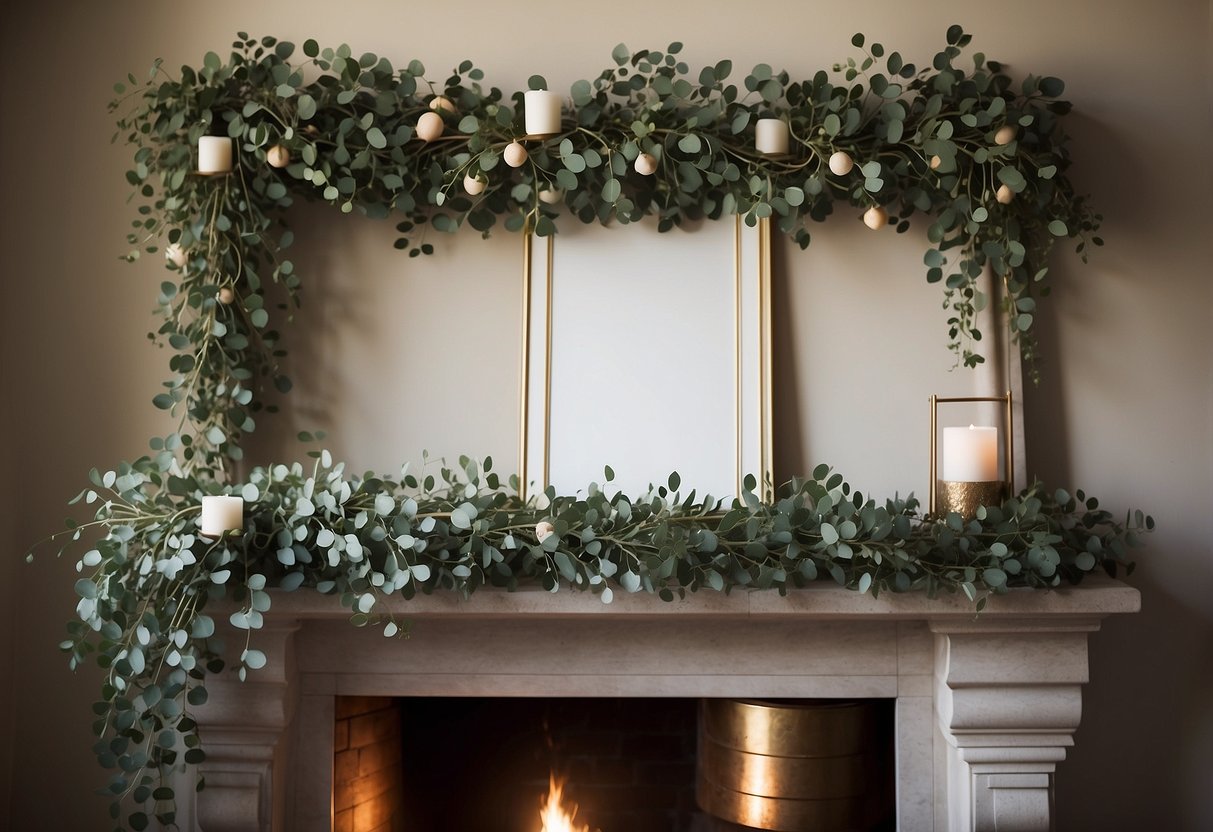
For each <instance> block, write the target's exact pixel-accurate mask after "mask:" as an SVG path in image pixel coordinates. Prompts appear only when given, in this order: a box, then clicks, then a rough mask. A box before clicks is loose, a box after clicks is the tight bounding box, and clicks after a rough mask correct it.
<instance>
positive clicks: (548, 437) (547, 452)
mask: <svg viewBox="0 0 1213 832" xmlns="http://www.w3.org/2000/svg"><path fill="white" fill-rule="evenodd" d="M547 244H548V262H547V267H548V275H547V287H548V289H547V296H548V297H547V300H548V303H547V330H546V333H547V334H546V337H547V345H546V350H547V358H546V360H545V361H544V365H543V483H542V484H541V486H540V487H541V488H543V489H545V490H546V489H547V487H548V486H549V485H550V484H551V482H552V314H553V313H552V308H553V307H554V306H555V303H554V302H553V301H554V300H555V297H554V294H553V279H552V271H553V268H552V267H553V260H554V257H555V254H554V252H555V250H556V240H555V238H553V237H551V236H549V237H548V238H547Z"/></svg>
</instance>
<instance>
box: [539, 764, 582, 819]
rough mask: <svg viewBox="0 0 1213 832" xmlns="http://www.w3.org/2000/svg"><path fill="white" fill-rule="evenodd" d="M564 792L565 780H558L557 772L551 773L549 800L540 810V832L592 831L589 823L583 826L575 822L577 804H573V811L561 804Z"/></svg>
mask: <svg viewBox="0 0 1213 832" xmlns="http://www.w3.org/2000/svg"><path fill="white" fill-rule="evenodd" d="M563 793H564V781H563V780H557V779H556V775H555V774H549V775H548V797H547V802H546V803H544V804H543V807H542V808H540V810H539V819H540V820H541V821H543V826H541V827H540V828H539V832H590V826H589V824H588V823H587V824H582V825H581V826H575V825H574V824H573V819H574V818H576V817H577V804H575V803H574V804H573V809H572V811H565V808H564V807H563V806H562V805H561V797H562V795H563Z"/></svg>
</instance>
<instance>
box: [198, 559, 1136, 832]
mask: <svg viewBox="0 0 1213 832" xmlns="http://www.w3.org/2000/svg"><path fill="white" fill-rule="evenodd" d="M390 603H391V608H392V609H393V610H394V611H395V612H396V613H397V614H398V615H399V616H400V617H402V618H407V619H408V620H409V621H410V622H411V624H412V637H411V638H410V639H408V640H405V641H398V640H395V639H385V638H383V637H382V636H381V635H380V634H379V633H378V631H375V630H365V629H358V628H355V627H352V626H350V625H349V624H348V623H347V622H346V621H345V619H346V618H347V617H348V615H349V613H348V611H347V610H345V609H343V608H342V607H341V606H340V605H339V604H338V603H337V600H336V599H335V598H332V597H326V596H321V595H318V594H316V593H312V592H306V591H303V592H295V593H279V594H275V595H274V598H273V608H272V610H271V611H270V613H268V614H267V616H266V626H265V629H263V630H261V631H259V632H256V633H254V634H253V636H254V640H255V642H256V646H257V647H258V648H259V649H261V650H263V651H264V652H265V653H266V655H267V656H268V658H269V665H268V666H267V667H266V668H265V669H264V670H262V671H259V672H258V673H257V674H255V675H254V676H253V677H251V678H250V680H249V681H248V682H245V683H241V682H239V681H237V680H235V679H234V678H231V677H227V678H223V679H216V680H215V681H213V682H210V683H208V688H209V690H210V694H211V695H210V700H209V701H208V703H207V704H206V705H205V706H203V707H202V708H200V709H198V714H197V719H198V722H199V726H200V730H201V733H202V738H203V741H204V744H205V747H206V749H207V754H208V756H207V760H206V762H205V763H204V764H203V766H202V769H203V774H204V775H205V777H206V781H207V787H206V789H205V790H204V791H203V792H202V793H200V794H199V795H198V797H197V800H196V803H195V805H193V806H183V807H182V808H183V810H184V811H185V812H186V814H187V815H192V817H191V818H189V819H188V821H187V822H186V824H185V826H184V828H186V829H194V830H202V832H219V830H259V831H262V830H265V831H268V830H301V831H302V832H319V831H320V830H328V829H330V828H331V823H332V798H331V795H332V779H333V773H332V759H333V736H332V725H333V717H334V705H335V698H336V697H337V696H344V695H360V696H389V695H390V696H538V697H542V696H574V697H575V696H652V697H661V696H686V697H699V696H730V697H780V698H789V697H791V698H814V697H843V698H854V697H876V698H893V699H896V715H897V718H896V732H897V736H896V762H897V804H898V805H897V815H898V829H900V830H902V832H917V831H918V830H941V831H942V830H948V832H963V831H965V830H978V831H979V832H985V831H986V830H999V832H1008V830H1048V829H1050V828H1051V823H1052V811H1053V773H1054V770H1055V768H1056V766H1057V764H1058V763H1059V762H1061V761H1062V760H1063V759H1064V758H1065V754H1066V748H1068V747H1070V746H1071V745H1073V734H1074V731H1075V729H1076V728H1077V727H1078V723H1079V719H1080V716H1081V710H1082V708H1081V691H1082V685H1083V684H1084V683H1086V682H1087V678H1088V676H1087V634H1088V633H1091V632H1094V631H1096V630H1098V629H1099V624H1100V621H1101V619H1103V618H1104V617H1105V616H1108V615H1113V614H1121V613H1131V612H1136V611H1137V610H1138V609H1139V608H1140V596H1139V594H1138V592H1137V590H1136V589H1133V588H1132V587H1129V586H1126V585H1124V584H1122V583H1118V582H1116V581H1111V580H1107V579H1089V580H1088V581H1086V582H1084V583H1083V584H1082V585H1081V586H1078V587H1072V588H1064V589H1058V590H1052V591H1043V590H1012V591H1011V592H1009V593H1007V594H1006V595H1002V596H998V597H994V598H991V599H990V602H989V605H988V606H987V607H986V609H985V610H984V611H983V612H982V613H981V614H980V615H974V613H973V606H972V604H971V603H970V602H969V601H968V600H967V599H966V598H964V597H963V596H943V597H938V598H927V597H926V596H925V595H924V594H922V593H907V594H886V595H882V596H881V597H880V598H878V599H873V598H872V597H871V596H870V595H860V594H858V593H856V592H853V591H849V590H844V589H841V588H838V587H834V586H827V585H824V584H823V585H821V586H814V587H812V588H809V589H803V590H796V591H792V592H789V593H788V594H787V595H786V596H784V597H781V596H779V594H778V593H776V592H771V591H751V592H745V591H738V592H734V593H732V594H731V595H727V596H726V595H721V594H717V593H701V594H697V595H691V596H689V597H687V598H686V599H684V600H681V601H675V602H672V603H665V602H662V601H659V600H658V599H656V598H654V597H652V596H650V595H624V594H623V593H617V594H616V596H615V600H614V602H613V603H611V604H609V605H605V604H602V603H601V602H600V601H599V600H598V599H597V598H595V597H592V596H589V595H587V594H584V593H577V592H569V591H561V592H559V593H554V594H553V593H548V592H545V591H543V590H542V589H532V590H524V591H519V592H513V593H507V592H503V591H496V590H492V589H482V590H480V591H479V592H477V593H476V594H475V595H474V596H473V597H472V598H470V599H461V598H459V597H458V596H457V595H455V594H453V593H440V594H436V595H432V596H423V597H418V598H415V599H413V600H411V601H404V600H402V599H398V598H396V599H390ZM228 641H229V643H231V644H235V643H239V644H241V645H242V644H243V641H244V639H243V637H242V634H241V635H237V634H236V633H234V632H233V633H230V634H229V639H228Z"/></svg>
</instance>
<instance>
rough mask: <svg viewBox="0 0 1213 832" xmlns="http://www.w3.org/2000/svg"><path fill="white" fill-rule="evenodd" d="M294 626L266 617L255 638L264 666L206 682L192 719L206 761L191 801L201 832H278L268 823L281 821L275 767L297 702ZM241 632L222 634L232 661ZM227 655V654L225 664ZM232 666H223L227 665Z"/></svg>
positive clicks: (280, 782)
mask: <svg viewBox="0 0 1213 832" xmlns="http://www.w3.org/2000/svg"><path fill="white" fill-rule="evenodd" d="M300 626H301V622H300V620H299V619H297V618H292V617H288V616H267V618H266V621H265V625H264V627H263V628H262V629H260V630H257V631H256V632H255V633H254V637H255V640H256V647H257V649H258V650H261V651H262V652H263V653H265V656H266V666H265V668H263V669H262V670H260V671H258V672H257V673H255V674H253V675H252V676H250V677H249V679H248V680H247V681H244V682H241V681H239V680H238V679H237V678H236V677H235V676H234V674H230V673H225V674H223V675H222V676H219V677H216V678H213V679H210V680H208V681H207V692H208V693H209V698H208V700H207V704H206V705H205V706H204V707H201V708H198V709H197V712H196V714H195V718H196V719H197V722H198V731H199V734H200V735H201V737H202V739H203V747H204V749H205V751H206V760H205V761H203V763H202V764H201V766H200V771H199V773H200V774H201V776H202V777H204V778H205V779H206V788H204V789H203V790H202V791H201V792H199V793H198V796H197V798H196V800H195V805H196V809H195V813H196V821H197V824H196V826H193V827H191V826H190V825H189V824H188V823H187V824H186V825H185V826H184V828H186V829H191V828H193V829H199V830H202V832H250V830H256V832H270V830H271V829H282V828H284V827H283V826H282V824H281V823H277V824H276V823H275V822H274V818H275V817H277V818H282V817H283V816H284V814H285V813H284V811H283V810H284V808H285V807H284V803H285V800H284V798H285V795H286V794H287V789H286V775H287V772H288V767H287V766H286V765H285V764H284V763H283V762H282V761H283V760H284V759H285V757H286V755H287V754H288V753H289V742H287V741H286V733H287V732H286V729H287V727H288V726H289V725H291V722H292V719H293V718H294V715H295V705H296V703H297V701H298V698H299V690H298V685H297V684H296V674H295V657H294V655H293V650H292V647H293V645H292V640H293V637H294V635H295V632H296V631H297V630H298V629H299V628H300ZM242 635H243V634H241V633H238V632H234V631H229V632H228V633H227V643H228V646H229V648H233V649H229V654H231V653H235V654H236V655H238V653H239V650H238V649H234V648H238V647H243V645H244V639H243V637H241V636H242ZM230 658H231V656H229V659H230ZM234 665H235V662H232V661H230V660H229V666H234Z"/></svg>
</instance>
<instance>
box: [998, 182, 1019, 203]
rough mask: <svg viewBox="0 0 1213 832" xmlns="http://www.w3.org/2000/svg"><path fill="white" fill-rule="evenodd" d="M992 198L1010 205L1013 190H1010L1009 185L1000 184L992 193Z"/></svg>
mask: <svg viewBox="0 0 1213 832" xmlns="http://www.w3.org/2000/svg"><path fill="white" fill-rule="evenodd" d="M994 198H995V199H996V200H998V202H999V203H1000V204H1002V205H1010V204H1011V200H1013V199H1014V198H1015V192H1014V191H1013V190H1011V186H1010V185H1000V186H998V190H997V191H996V192H995V193H994Z"/></svg>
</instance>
